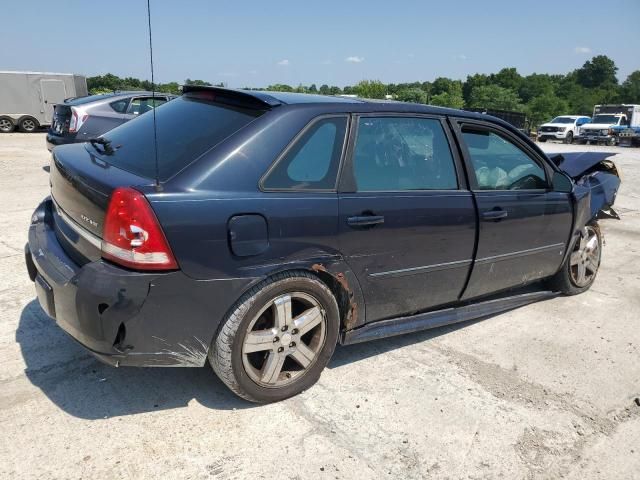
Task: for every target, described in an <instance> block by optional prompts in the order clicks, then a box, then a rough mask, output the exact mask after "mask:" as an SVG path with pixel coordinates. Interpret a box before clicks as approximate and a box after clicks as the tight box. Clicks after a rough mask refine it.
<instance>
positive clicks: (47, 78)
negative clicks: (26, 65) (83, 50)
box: [0, 71, 88, 133]
mask: <svg viewBox="0 0 640 480" xmlns="http://www.w3.org/2000/svg"><path fill="white" fill-rule="evenodd" d="M87 94H88V91H87V79H86V78H85V77H84V76H82V75H75V74H73V73H47V72H6V71H0V132H3V133H7V132H11V131H13V130H14V129H15V128H16V127H17V128H19V129H20V130H22V131H24V132H32V131H34V130H36V129H37V128H38V127H42V126H47V125H50V124H51V119H52V118H53V106H54V105H55V104H56V103H62V102H63V101H64V99H65V98H71V97H82V96H85V95H87Z"/></svg>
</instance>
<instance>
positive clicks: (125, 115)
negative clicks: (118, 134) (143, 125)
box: [46, 92, 175, 150]
mask: <svg viewBox="0 0 640 480" xmlns="http://www.w3.org/2000/svg"><path fill="white" fill-rule="evenodd" d="M173 98H175V95H168V94H165V93H155V94H154V93H152V92H115V93H105V94H100V95H90V96H88V97H79V98H73V99H70V100H66V101H64V102H63V103H59V104H57V105H56V106H55V112H54V115H53V122H52V123H51V127H50V128H49V132H48V133H47V140H46V141H47V148H48V149H49V150H52V149H53V147H55V146H56V145H64V144H67V143H79V142H87V141H89V140H92V139H95V138H98V137H99V136H100V135H102V134H104V133H106V132H108V131H109V130H111V129H113V128H115V127H117V126H118V125H122V124H123V123H126V122H128V121H129V120H131V119H134V118H136V117H137V116H139V115H142V114H143V113H146V112H149V111H151V110H153V109H154V108H155V107H158V106H160V105H162V104H164V103H166V102H168V101H169V100H171V99H173Z"/></svg>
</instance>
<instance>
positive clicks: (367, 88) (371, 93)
mask: <svg viewBox="0 0 640 480" xmlns="http://www.w3.org/2000/svg"><path fill="white" fill-rule="evenodd" d="M345 90H346V88H345ZM354 90H355V92H356V94H357V95H358V96H360V97H363V98H385V95H386V94H387V87H386V86H385V84H384V83H382V82H381V81H380V80H362V81H361V82H359V83H358V84H357V85H356V86H355V88H354ZM345 93H346V92H345Z"/></svg>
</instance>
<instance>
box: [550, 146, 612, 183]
mask: <svg viewBox="0 0 640 480" xmlns="http://www.w3.org/2000/svg"><path fill="white" fill-rule="evenodd" d="M547 155H548V156H549V158H553V157H557V156H558V155H560V157H562V159H561V161H560V163H559V164H558V162H555V163H556V165H558V167H559V168H560V170H562V171H563V172H564V173H566V174H567V175H569V176H570V177H571V178H573V179H574V180H576V179H578V178H580V176H582V175H583V174H585V173H586V172H588V171H589V170H591V169H592V168H593V167H595V166H597V165H598V164H600V163H601V162H603V161H604V160H606V159H607V158H609V157H612V156H613V155H616V154H615V153H613V152H563V153H561V154H554V153H549V154H547Z"/></svg>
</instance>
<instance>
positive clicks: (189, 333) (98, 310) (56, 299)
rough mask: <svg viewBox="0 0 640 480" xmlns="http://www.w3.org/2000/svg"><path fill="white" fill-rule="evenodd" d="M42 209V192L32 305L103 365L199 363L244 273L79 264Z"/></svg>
mask: <svg viewBox="0 0 640 480" xmlns="http://www.w3.org/2000/svg"><path fill="white" fill-rule="evenodd" d="M47 209H49V212H47ZM50 209H51V200H50V199H49V200H45V201H44V202H43V203H42V204H40V206H39V207H38V209H37V210H36V213H35V214H34V216H33V223H32V224H31V226H30V228H29V243H28V244H27V245H26V246H25V261H26V265H27V270H28V272H29V277H30V278H31V279H32V280H34V283H35V287H36V293H37V295H38V300H39V303H40V305H41V306H42V308H43V310H44V311H45V312H46V313H47V314H48V315H49V316H50V317H51V318H53V319H54V320H55V321H56V323H57V324H58V325H59V326H60V328H62V329H63V330H64V331H65V332H67V333H68V334H69V335H71V336H72V337H73V338H74V339H75V340H76V341H78V342H79V343H80V344H81V345H82V346H83V347H85V348H86V349H87V350H88V351H89V352H91V353H92V354H93V355H95V356H96V357H97V358H98V359H100V360H101V361H103V362H105V363H107V364H110V365H114V366H202V365H204V363H205V361H206V358H207V353H208V349H209V345H210V344H211V340H212V338H213V335H214V334H215V332H216V330H217V327H218V325H219V322H220V320H221V319H222V318H223V317H224V315H225V313H226V312H227V310H228V309H229V308H230V306H231V305H232V304H233V303H234V302H235V300H236V299H237V298H238V297H239V296H240V295H241V294H242V292H243V291H244V290H245V288H246V287H247V285H249V284H250V283H251V281H252V279H250V278H247V279H229V280H209V281H201V280H194V279H192V278H190V277H188V276H187V275H185V274H184V273H183V272H181V271H176V272H169V273H157V272H156V273H142V272H136V271H131V270H127V269H124V268H121V267H118V266H116V265H113V264H111V263H108V262H105V261H102V260H99V261H95V262H88V263H85V264H84V265H79V264H77V263H75V262H74V260H73V259H71V258H70V256H69V255H67V253H66V252H65V250H64V249H63V247H62V245H61V243H60V242H59V241H58V239H57V236H56V232H55V228H54V226H53V225H52V224H51V222H52V221H53V220H52V218H53V216H52V215H51V214H50Z"/></svg>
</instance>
